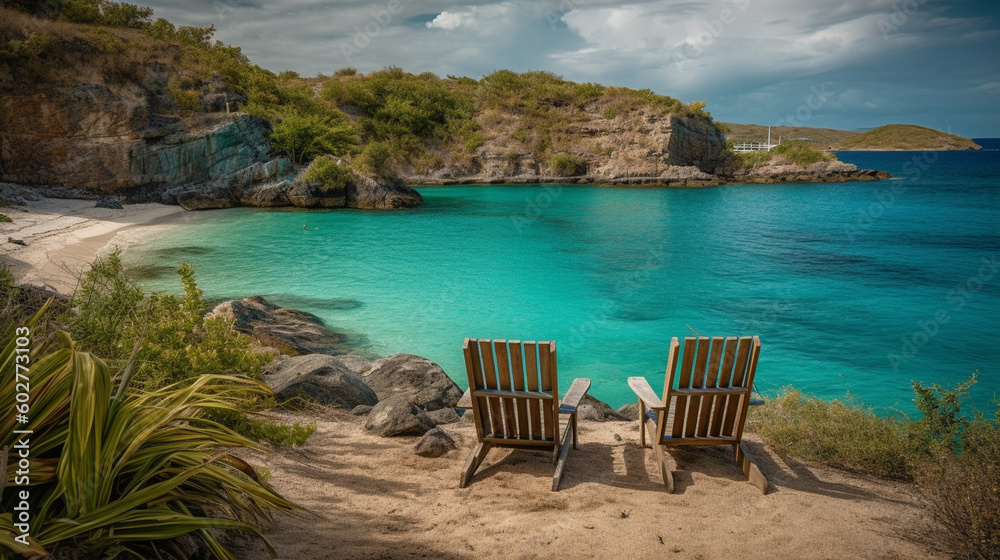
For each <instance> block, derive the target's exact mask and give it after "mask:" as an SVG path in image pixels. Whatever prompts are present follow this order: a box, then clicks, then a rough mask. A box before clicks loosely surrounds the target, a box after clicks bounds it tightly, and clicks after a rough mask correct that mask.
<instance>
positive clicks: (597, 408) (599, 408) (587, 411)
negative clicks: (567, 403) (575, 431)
mask: <svg viewBox="0 0 1000 560" xmlns="http://www.w3.org/2000/svg"><path fill="white" fill-rule="evenodd" d="M576 414H577V417H578V418H579V419H581V420H590V421H591V422H614V421H618V420H625V418H624V417H622V416H619V415H618V413H617V412H615V409H613V408H611V407H610V406H608V405H607V404H606V403H603V402H601V401H599V400H597V399H595V398H594V397H592V396H590V395H584V396H583V400H582V401H580V406H579V407H577V409H576Z"/></svg>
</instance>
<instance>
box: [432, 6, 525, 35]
mask: <svg viewBox="0 0 1000 560" xmlns="http://www.w3.org/2000/svg"><path fill="white" fill-rule="evenodd" d="M513 8H514V5H513V3H512V2H502V3H500V4H490V5H486V6H470V7H468V8H466V9H465V10H463V11H459V12H449V11H443V12H441V13H440V14H438V15H437V17H435V18H434V19H433V20H431V21H429V22H427V27H428V28H430V29H444V30H445V31H451V30H453V29H457V28H459V27H470V28H474V27H479V26H481V25H484V24H487V25H488V24H489V22H490V21H491V20H495V19H497V18H499V17H501V16H504V15H506V14H508V13H509V12H510V11H511V10H512V9H513Z"/></svg>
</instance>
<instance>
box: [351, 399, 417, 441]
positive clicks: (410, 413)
mask: <svg viewBox="0 0 1000 560" xmlns="http://www.w3.org/2000/svg"><path fill="white" fill-rule="evenodd" d="M433 428H434V422H433V421H432V420H431V419H430V418H428V417H427V414H425V413H424V411H422V410H420V409H419V408H417V406H416V405H414V404H413V403H411V402H408V401H407V400H406V399H405V398H403V397H392V398H389V399H386V400H383V401H380V402H379V403H378V404H377V405H375V408H373V409H372V411H371V412H369V413H368V419H367V420H366V421H365V429H366V430H368V431H370V432H374V433H376V434H378V435H380V436H382V437H392V436H420V435H423V434H425V433H427V432H428V431H429V430H432V429H433Z"/></svg>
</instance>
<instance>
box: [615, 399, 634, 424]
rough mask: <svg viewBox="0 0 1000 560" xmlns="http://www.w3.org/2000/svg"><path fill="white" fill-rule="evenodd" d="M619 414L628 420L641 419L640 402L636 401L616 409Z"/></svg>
mask: <svg viewBox="0 0 1000 560" xmlns="http://www.w3.org/2000/svg"><path fill="white" fill-rule="evenodd" d="M615 413H617V414H618V416H621V417H622V418H624V419H626V420H638V419H639V403H637V402H635V403H632V404H627V405H625V406H623V407H621V408H619V409H618V410H616V411H615Z"/></svg>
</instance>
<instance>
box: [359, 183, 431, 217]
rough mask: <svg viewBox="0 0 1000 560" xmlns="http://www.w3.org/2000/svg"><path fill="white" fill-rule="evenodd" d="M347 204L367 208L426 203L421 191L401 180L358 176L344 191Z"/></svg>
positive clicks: (405, 206) (411, 205)
mask: <svg viewBox="0 0 1000 560" xmlns="http://www.w3.org/2000/svg"><path fill="white" fill-rule="evenodd" d="M344 198H345V204H344V205H345V206H347V207H348V208H360V209H365V210H395V209H400V208H413V207H416V206H420V205H421V204H423V203H424V198H423V197H422V196H420V193H418V192H417V191H415V190H413V189H411V188H410V187H407V186H406V185H404V184H403V183H402V182H399V181H385V180H383V181H376V180H374V179H372V178H369V177H358V179H357V180H356V181H354V182H353V183H352V184H350V185H348V187H347V189H346V190H345V192H344Z"/></svg>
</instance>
